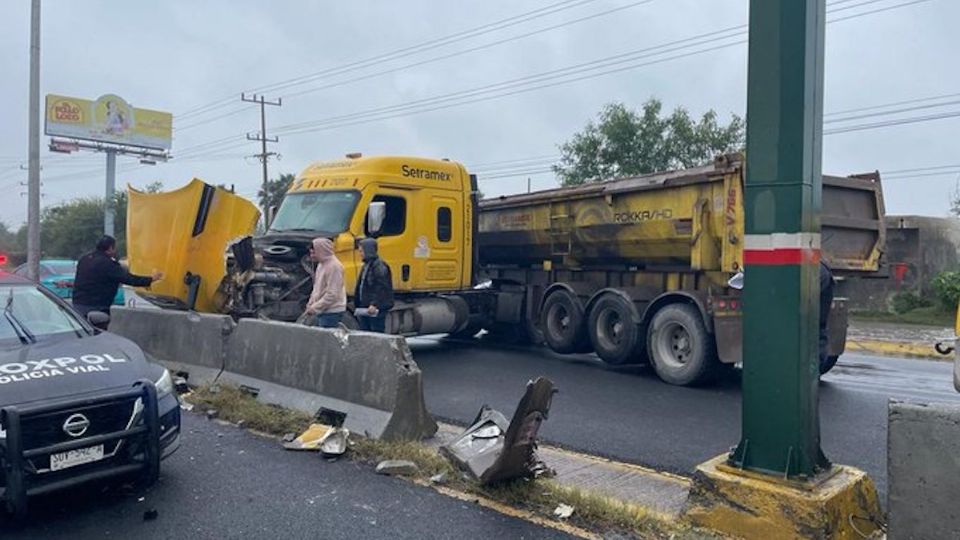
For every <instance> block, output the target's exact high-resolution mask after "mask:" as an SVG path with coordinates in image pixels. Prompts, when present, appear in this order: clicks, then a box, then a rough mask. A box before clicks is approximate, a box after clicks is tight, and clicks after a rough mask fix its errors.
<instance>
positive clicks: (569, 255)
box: [478, 156, 885, 273]
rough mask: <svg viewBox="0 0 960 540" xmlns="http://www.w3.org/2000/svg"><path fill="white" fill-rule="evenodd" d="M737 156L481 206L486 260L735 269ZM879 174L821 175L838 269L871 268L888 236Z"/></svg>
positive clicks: (738, 253) (826, 231)
mask: <svg viewBox="0 0 960 540" xmlns="http://www.w3.org/2000/svg"><path fill="white" fill-rule="evenodd" d="M742 201H743V162H742V161H741V160H740V159H739V158H737V157H733V156H725V157H724V158H721V159H718V160H717V161H716V162H715V163H713V164H711V165H708V166H705V167H698V168H694V169H686V170H681V171H672V172H667V173H660V174H651V175H645V176H639V177H632V178H623V179H618V180H613V181H608V182H597V183H590V184H585V185H581V186H576V187H568V188H560V189H553V190H548V191H541V192H537V193H531V194H523V195H514V196H507V197H499V198H495V199H487V200H484V201H482V202H481V204H480V231H479V236H478V242H479V258H480V263H481V264H482V265H519V266H531V265H542V264H543V263H544V262H545V261H549V262H550V263H551V264H552V265H561V266H567V267H578V268H590V267H611V266H617V265H619V266H629V267H631V268H636V269H638V270H654V269H674V270H676V269H688V270H695V271H720V272H737V271H739V270H740V269H741V268H742V267H743V252H742V251H743V250H742V248H743V234H744V232H743V230H744V229H743V205H742ZM883 214H884V209H883V196H882V191H881V186H880V178H879V175H878V174H876V173H873V174H866V175H858V176H852V177H837V176H825V177H824V179H823V213H822V231H821V239H822V253H823V258H824V260H825V261H826V263H827V265H828V266H829V267H830V268H831V269H833V270H834V271H835V272H838V273H856V272H876V271H877V270H878V269H879V265H880V255H881V253H882V248H883V245H884V241H885V229H884V224H883Z"/></svg>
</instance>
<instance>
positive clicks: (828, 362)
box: [820, 356, 840, 375]
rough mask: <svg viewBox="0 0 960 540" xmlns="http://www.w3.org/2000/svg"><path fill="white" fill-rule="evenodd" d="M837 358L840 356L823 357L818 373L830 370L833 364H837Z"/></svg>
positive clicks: (822, 373)
mask: <svg viewBox="0 0 960 540" xmlns="http://www.w3.org/2000/svg"><path fill="white" fill-rule="evenodd" d="M839 358H840V357H839V356H828V357H826V358H824V359H823V360H821V361H820V374H821V375H824V374H826V373H827V372H828V371H830V370H831V369H833V366H835V365H837V360H838V359H839Z"/></svg>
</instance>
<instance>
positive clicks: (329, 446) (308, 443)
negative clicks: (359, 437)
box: [283, 424, 350, 457]
mask: <svg viewBox="0 0 960 540" xmlns="http://www.w3.org/2000/svg"><path fill="white" fill-rule="evenodd" d="M349 437H350V431H349V430H347V429H345V428H342V427H335V426H330V425H326V424H310V427H308V428H307V430H306V431H304V432H303V433H301V434H300V436H298V437H293V436H292V434H289V436H285V437H284V438H283V442H284V444H283V447H284V448H286V449H287V450H304V451H319V452H320V453H322V454H323V455H324V456H326V457H338V456H342V455H343V454H345V453H346V451H347V448H348V446H349V444H348V443H349Z"/></svg>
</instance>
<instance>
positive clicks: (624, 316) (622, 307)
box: [587, 294, 644, 365]
mask: <svg viewBox="0 0 960 540" xmlns="http://www.w3.org/2000/svg"><path fill="white" fill-rule="evenodd" d="M635 313H636V312H635V310H634V309H633V306H632V305H630V302H629V300H627V299H625V298H623V297H622V296H619V295H616V294H604V295H603V296H601V297H600V298H599V299H597V301H596V303H595V304H594V305H593V307H592V308H591V309H590V315H589V317H588V320H587V329H588V331H589V333H590V342H591V343H592V344H593V349H594V350H595V351H597V356H599V357H600V359H601V360H603V361H604V362H606V363H608V364H612V365H621V364H628V363H631V362H640V361H641V357H642V356H643V351H642V348H643V344H644V340H643V336H642V334H641V331H640V321H637V320H635V319H636V317H635V316H634V314H635Z"/></svg>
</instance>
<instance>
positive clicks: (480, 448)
mask: <svg viewBox="0 0 960 540" xmlns="http://www.w3.org/2000/svg"><path fill="white" fill-rule="evenodd" d="M556 392H557V390H556V389H555V388H554V385H553V382H552V381H550V379H547V378H544V377H540V378H538V379H537V380H536V381H530V382H528V383H527V390H526V392H525V393H524V395H523V398H522V399H521V400H520V404H519V405H517V409H516V411H515V412H514V414H513V419H512V420H511V421H510V422H509V423H508V422H507V419H506V417H505V416H504V415H503V414H501V413H500V412H498V411H495V410H493V409H491V408H490V407H488V406H486V405H484V406H483V407H481V408H480V412H479V413H478V414H477V417H476V418H475V419H474V421H473V423H472V424H471V425H470V427H468V428H467V429H466V430H465V431H464V432H463V433H462V434H461V435H460V436H459V437H458V438H457V439H456V440H455V441H453V442H452V443H450V444H449V445H445V446H442V447H440V453H442V454H443V455H444V456H445V457H446V458H447V459H449V460H450V461H451V462H452V463H453V464H454V465H456V466H457V467H459V468H460V469H461V470H462V471H464V472H465V473H467V474H468V475H469V476H470V477H471V478H472V479H473V480H477V481H479V482H480V483H482V484H485V485H489V484H495V483H498V482H504V481H507V480H512V479H515V478H533V477H536V476H540V475H542V474H544V473H549V472H550V471H549V469H548V468H547V467H546V465H544V464H543V462H542V461H541V460H540V459H539V458H538V457H537V454H536V449H537V434H538V433H539V431H540V425H541V424H542V423H543V421H544V420H546V419H547V415H548V414H549V412H550V404H551V403H552V401H553V394H555V393H556Z"/></svg>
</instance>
